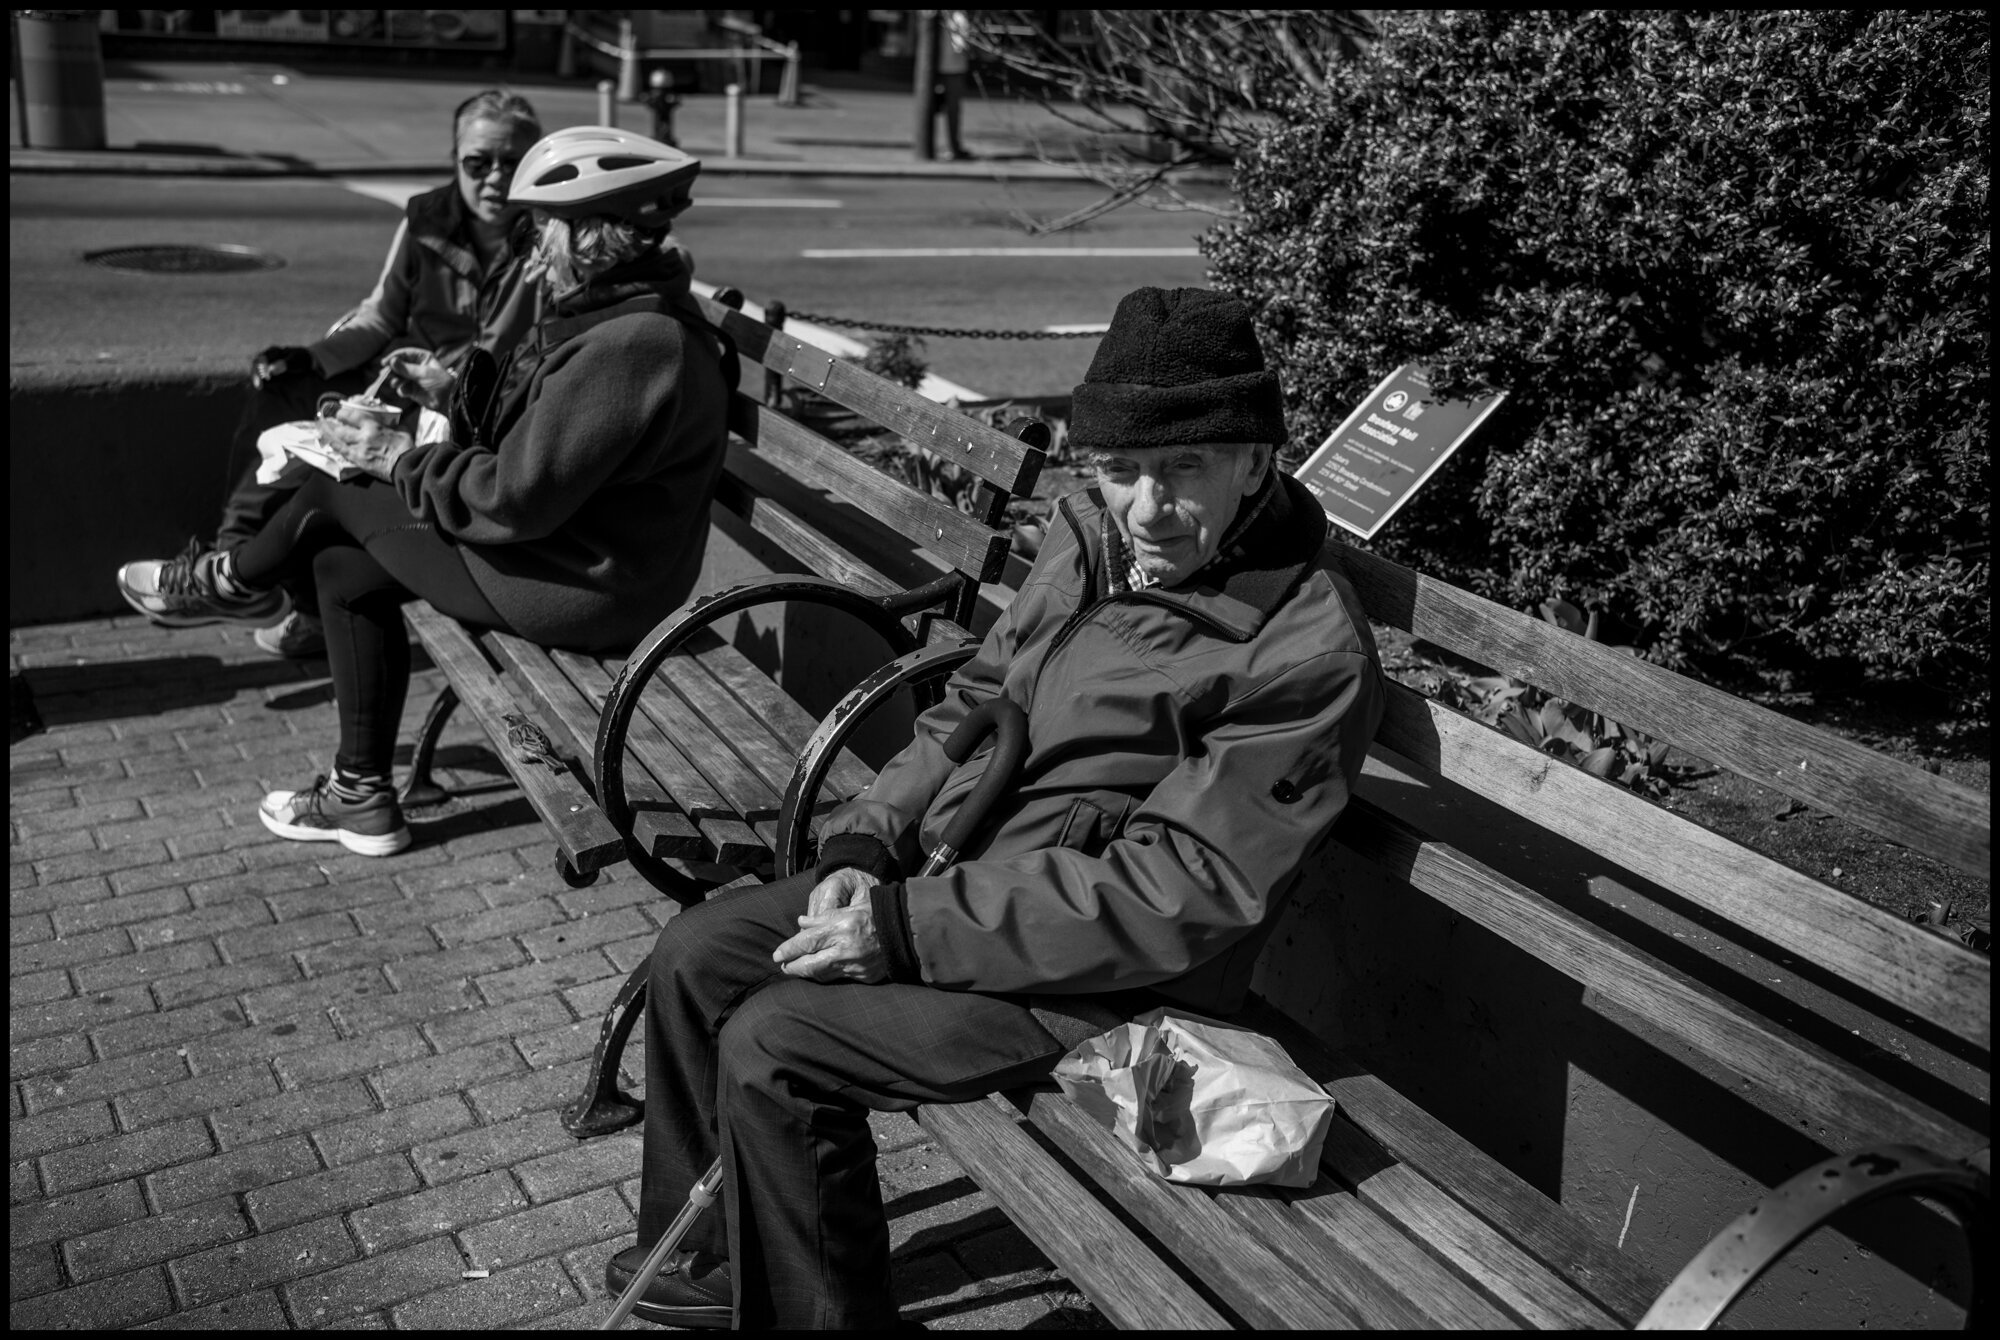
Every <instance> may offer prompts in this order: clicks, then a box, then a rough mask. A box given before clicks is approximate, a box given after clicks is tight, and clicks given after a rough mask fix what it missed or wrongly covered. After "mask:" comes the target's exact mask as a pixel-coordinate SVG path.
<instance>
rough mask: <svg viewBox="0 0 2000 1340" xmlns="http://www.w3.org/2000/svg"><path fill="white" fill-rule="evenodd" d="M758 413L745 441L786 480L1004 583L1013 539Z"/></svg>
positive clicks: (773, 415)
mask: <svg viewBox="0 0 2000 1340" xmlns="http://www.w3.org/2000/svg"><path fill="white" fill-rule="evenodd" d="M756 412H757V423H756V435H755V436H754V437H752V436H750V435H749V434H745V435H744V437H743V440H744V441H745V442H746V443H747V444H748V445H749V446H751V447H752V448H753V449H755V450H756V451H757V452H758V453H759V454H761V455H762V456H764V457H765V458H766V459H767V460H770V461H771V462H772V463H773V464H775V465H776V466H777V467H778V468H779V469H781V470H783V471H784V472H785V473H786V474H787V475H790V476H791V477H792V478H794V479H796V480H798V481H799V482H801V483H803V484H807V485H810V486H812V487H813V488H818V489H824V490H825V491H826V492H827V493H829V494H831V495H833V497H835V498H836V499H838V500H840V501H841V502H844V503H848V504H850V505H852V506H854V507H857V508H859V509H860V510H861V511H862V512H863V513H865V514H866V515H868V516H870V517H873V518H874V519H875V520H877V521H879V522H881V523H883V524H884V525H886V526H888V527H889V528H890V529H891V530H894V531H895V532H896V533H897V534H899V535H901V536H903V537H904V538H905V539H907V540H909V541H910V542H911V543H913V544H918V545H921V546H923V548H925V549H927V550H929V551H930V552H931V553H933V554H936V555H937V556H938V557H939V558H940V559H942V560H944V561H945V562H946V563H949V564H950V565H951V566H952V567H954V568H957V569H959V570H960V571H961V572H969V573H971V574H972V575H973V576H974V577H976V578H978V579H979V580H980V581H982V582H990V581H997V580H999V577H1000V572H1001V569H1002V568H1003V567H1004V566H1005V564H1006V561H1007V551H1008V547H1009V545H1010V544H1011V543H1012V539H1011V536H1009V535H1007V534H1003V533H1001V532H1000V531H998V530H997V529H996V528H994V527H990V526H987V525H984V524H982V523H981V522H979V521H977V520H975V519H974V518H972V517H969V516H967V515H966V514H965V513H963V512H961V511H959V510H958V509H957V508H956V507H952V506H950V505H949V504H947V503H942V502H939V501H938V500H937V499H936V498H933V497H931V496H930V495H928V494H924V493H919V492H917V491H916V490H915V489H913V488H911V487H910V486H909V485H907V484H905V483H903V482H902V481H901V480H899V479H892V478H890V477H889V476H888V475H886V474H884V473H883V472H882V471H880V470H877V469H876V468H875V467H874V466H872V465H869V464H867V463H866V462H865V461H862V460H861V459H859V458H858V457H855V456H852V455H849V454H848V453H847V452H845V451H843V450H842V449H841V448H840V447H838V446H836V445H834V444H833V443H831V442H829V441H827V440H826V439H825V438H823V437H821V436H820V435H819V434H817V433H815V432H813V431H812V430H811V429H808V428H802V427H800V426H799V425H798V424H796V423H794V422H792V420H790V419H788V418H786V417H785V416H784V415H782V414H780V413H778V412H777V411H776V410H772V409H766V408H764V407H763V406H758V407H757V411H756Z"/></svg>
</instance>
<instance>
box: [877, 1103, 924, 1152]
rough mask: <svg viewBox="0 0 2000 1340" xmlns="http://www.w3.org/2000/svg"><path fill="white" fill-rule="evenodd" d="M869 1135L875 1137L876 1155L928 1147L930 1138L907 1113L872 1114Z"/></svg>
mask: <svg viewBox="0 0 2000 1340" xmlns="http://www.w3.org/2000/svg"><path fill="white" fill-rule="evenodd" d="M868 1133H869V1134H870V1135H872V1136H873V1137H875V1154H876V1157H877V1158H880V1157H881V1156H882V1155H884V1154H894V1153H896V1152H898V1151H900V1150H904V1149H909V1148H911V1147H912V1146H915V1145H927V1144H929V1143H930V1137H929V1136H927V1135H925V1134H924V1128H923V1127H921V1126H919V1125H917V1123H916V1121H915V1120H914V1119H913V1118H912V1117H911V1116H910V1114H909V1113H907V1112H870V1113H869V1114H868Z"/></svg>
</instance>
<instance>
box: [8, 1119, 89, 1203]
mask: <svg viewBox="0 0 2000 1340" xmlns="http://www.w3.org/2000/svg"><path fill="white" fill-rule="evenodd" d="M114 1129H116V1128H115V1127H114V1126H113V1124H112V1121H111V1104H109V1103H107V1102H103V1101H102V1100H100V1101H97V1102H92V1103H78V1104H77V1105H76V1106H75V1107H62V1108H57V1109H56V1110H55V1111H53V1112H45V1113H43V1114H42V1115H40V1116H37V1117H16V1118H14V1119H13V1120H12V1121H9V1122H8V1123H7V1157H8V1158H10V1159H13V1160H16V1161H18V1160H20V1159H32V1158H36V1157H38V1156H40V1155H43V1154H47V1153H50V1152H51V1151H53V1150H59V1149H68V1148H70V1147H71V1146H74V1145H80V1144H83V1143H84V1142H85V1141H90V1140H102V1139H104V1138H105V1137H106V1136H108V1135H110V1134H111V1133H112V1131H113V1130H114ZM101 1180H105V1181H109V1180H111V1179H109V1178H105V1179H101ZM50 1190H51V1191H54V1190H55V1188H50Z"/></svg>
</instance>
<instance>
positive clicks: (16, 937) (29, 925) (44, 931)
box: [7, 912, 60, 971]
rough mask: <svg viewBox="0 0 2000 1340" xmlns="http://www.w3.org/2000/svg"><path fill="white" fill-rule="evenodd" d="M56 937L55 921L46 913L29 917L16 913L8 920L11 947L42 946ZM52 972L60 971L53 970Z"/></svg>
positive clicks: (8, 936) (36, 913) (29, 915)
mask: <svg viewBox="0 0 2000 1340" xmlns="http://www.w3.org/2000/svg"><path fill="white" fill-rule="evenodd" d="M55 937H56V924H55V919H54V918H53V917H51V916H50V915H49V914H48V913H46V912H34V913H29V914H27V915H25V916H24V915H21V914H19V913H16V914H15V915H13V916H10V917H9V918H8V919H7V943H8V944H9V945H32V944H40V943H41V942H42V941H44V940H53V939H55ZM51 971H60V970H59V969H51Z"/></svg>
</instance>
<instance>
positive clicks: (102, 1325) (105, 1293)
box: [7, 1267, 174, 1332]
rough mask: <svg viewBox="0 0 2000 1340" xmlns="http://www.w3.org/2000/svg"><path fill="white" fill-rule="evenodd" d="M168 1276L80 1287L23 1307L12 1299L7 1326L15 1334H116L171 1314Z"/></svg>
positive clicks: (132, 1276) (157, 1272)
mask: <svg viewBox="0 0 2000 1340" xmlns="http://www.w3.org/2000/svg"><path fill="white" fill-rule="evenodd" d="M173 1306H174V1304H173V1298H172V1296H171V1295H169V1294H168V1292H167V1276H166V1272H165V1271H163V1270H161V1269H159V1268H158V1267H155V1268H153V1269H151V1270H134V1271H132V1272H130V1273H129V1274H124V1275H118V1276H115V1277H113V1278H111V1279H106V1280H99V1281H97V1282H96V1283H94V1284H81V1285H76V1286H73V1287H71V1288H68V1289H64V1290H62V1291H60V1292H58V1293H48V1294H43V1295H42V1296H41V1297H39V1298H28V1299H23V1300H21V1301H19V1302H16V1301H14V1300H13V1299H11V1298H10V1299H8V1302H7V1325H8V1328H9V1329H11V1330H15V1331H28V1332H32V1331H112V1330H118V1329H120V1328H122V1327H126V1326H136V1325H137V1324H138V1323H140V1322H142V1321H151V1320H152V1319H153V1318H155V1317H163V1316H165V1315H166V1314H167V1313H169V1312H171V1311H172V1310H173Z"/></svg>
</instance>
